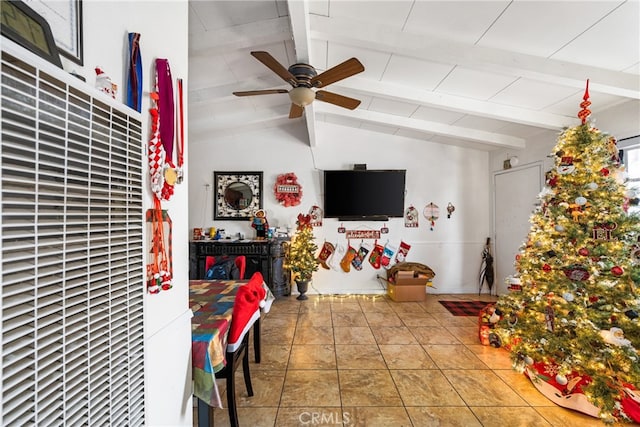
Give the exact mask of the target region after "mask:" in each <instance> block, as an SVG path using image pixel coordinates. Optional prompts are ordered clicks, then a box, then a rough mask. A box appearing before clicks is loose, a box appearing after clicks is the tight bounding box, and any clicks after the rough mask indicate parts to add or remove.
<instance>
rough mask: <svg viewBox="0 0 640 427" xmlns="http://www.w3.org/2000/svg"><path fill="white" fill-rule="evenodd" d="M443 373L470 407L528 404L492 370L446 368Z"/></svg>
mask: <svg viewBox="0 0 640 427" xmlns="http://www.w3.org/2000/svg"><path fill="white" fill-rule="evenodd" d="M442 373H443V374H444V376H445V377H447V379H448V380H449V382H450V383H451V384H452V385H453V387H454V388H455V389H456V391H457V392H458V393H459V394H460V396H462V398H463V399H464V401H465V403H466V404H467V405H469V406H470V407H471V406H525V405H526V404H527V403H526V402H525V401H524V400H523V399H522V398H521V397H520V396H518V395H517V394H516V392H514V391H513V390H512V389H511V388H510V387H509V386H508V385H507V384H506V383H505V382H504V381H502V379H500V377H498V376H497V375H496V374H495V373H494V372H493V371H491V370H488V369H485V370H446V371H442Z"/></svg>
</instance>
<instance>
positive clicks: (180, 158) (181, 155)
mask: <svg viewBox="0 0 640 427" xmlns="http://www.w3.org/2000/svg"><path fill="white" fill-rule="evenodd" d="M177 148H178V150H177V151H178V168H177V169H176V174H177V177H176V184H182V180H183V179H184V167H183V166H184V96H183V94H182V79H178V147H177Z"/></svg>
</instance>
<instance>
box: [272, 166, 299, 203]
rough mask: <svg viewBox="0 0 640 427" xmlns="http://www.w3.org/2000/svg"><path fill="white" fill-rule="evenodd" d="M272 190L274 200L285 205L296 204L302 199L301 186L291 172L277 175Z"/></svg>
mask: <svg viewBox="0 0 640 427" xmlns="http://www.w3.org/2000/svg"><path fill="white" fill-rule="evenodd" d="M273 192H274V194H275V196H276V200H277V201H278V202H279V203H280V204H281V205H283V206H285V207H290V206H298V205H299V204H300V201H301V200H302V186H301V185H300V184H298V178H297V177H296V174H295V173H293V172H290V173H285V174H282V175H278V177H277V178H276V183H275V185H274V186H273Z"/></svg>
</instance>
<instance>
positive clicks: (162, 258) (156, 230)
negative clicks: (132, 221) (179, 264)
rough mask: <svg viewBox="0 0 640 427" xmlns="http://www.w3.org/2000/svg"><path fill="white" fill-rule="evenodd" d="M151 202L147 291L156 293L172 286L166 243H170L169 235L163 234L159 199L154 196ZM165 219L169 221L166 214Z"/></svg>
mask: <svg viewBox="0 0 640 427" xmlns="http://www.w3.org/2000/svg"><path fill="white" fill-rule="evenodd" d="M153 204H154V206H153V209H149V211H147V220H150V222H151V230H150V234H151V250H150V253H151V262H150V263H149V264H147V291H148V292H149V293H152V294H157V293H158V292H160V291H161V290H162V291H166V290H169V289H171V288H172V287H173V283H172V282H173V277H172V272H171V259H170V254H169V253H168V251H167V244H169V245H170V244H171V243H170V241H171V236H170V235H169V236H165V233H164V227H165V224H164V223H165V220H164V216H165V213H164V212H163V211H162V207H161V206H160V200H159V199H157V198H154V202H153ZM167 220H168V221H169V218H168V216H167ZM168 221H167V222H168ZM167 237H168V239H167Z"/></svg>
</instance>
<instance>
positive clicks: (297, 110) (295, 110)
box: [289, 103, 304, 119]
mask: <svg viewBox="0 0 640 427" xmlns="http://www.w3.org/2000/svg"><path fill="white" fill-rule="evenodd" d="M302 111H304V108H302V107H301V106H299V105H296V104H294V103H291V109H290V110H289V118H290V119H297V118H298V117H302Z"/></svg>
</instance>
